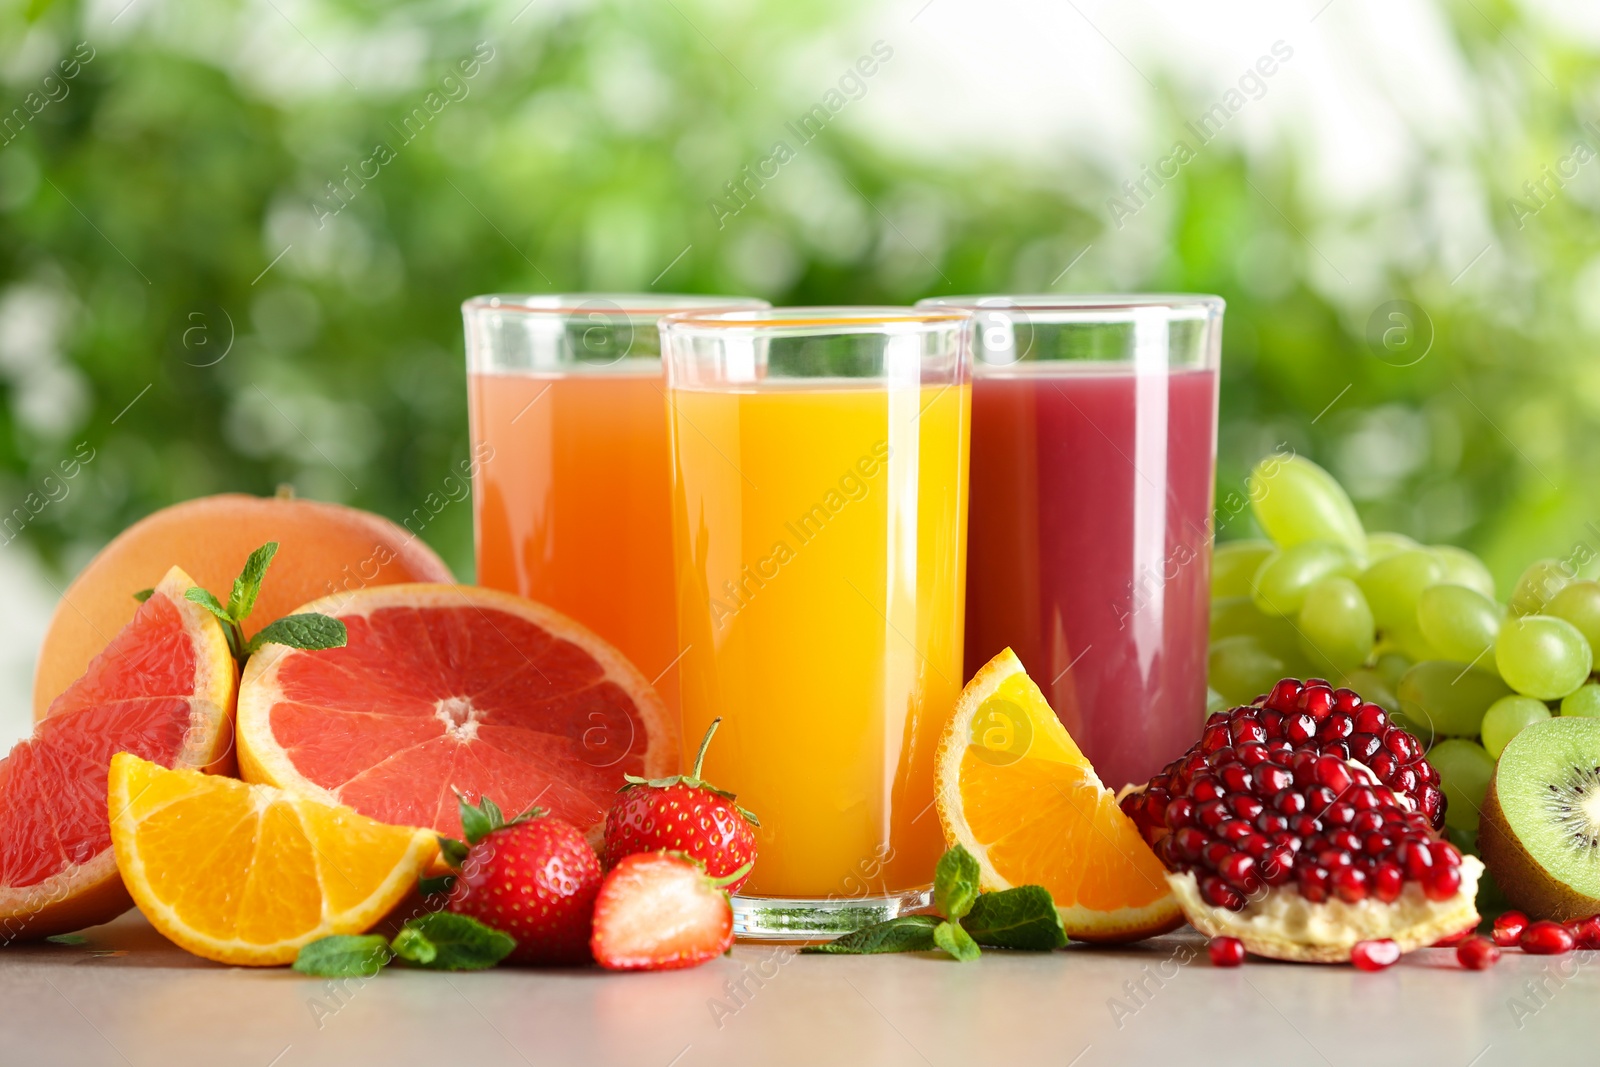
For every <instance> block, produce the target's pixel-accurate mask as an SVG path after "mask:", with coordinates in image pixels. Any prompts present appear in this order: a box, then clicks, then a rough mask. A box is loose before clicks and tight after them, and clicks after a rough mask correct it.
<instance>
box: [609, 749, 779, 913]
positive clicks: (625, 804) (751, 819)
mask: <svg viewBox="0 0 1600 1067" xmlns="http://www.w3.org/2000/svg"><path fill="white" fill-rule="evenodd" d="M721 722H722V720H721V719H712V720H711V726H710V727H709V728H708V729H707V730H706V736H705V737H704V739H702V740H701V742H700V752H699V754H698V755H696V756H695V758H694V773H692V774H687V775H674V776H673V777H671V778H648V779H647V778H636V777H634V776H633V775H631V774H630V775H627V784H626V785H624V786H623V787H622V788H621V789H620V790H619V792H620V793H621V794H622V799H621V800H619V801H617V802H616V804H615V805H613V806H612V808H611V810H610V811H609V812H607V813H606V830H605V845H604V851H605V859H606V866H607V867H608V868H610V867H615V866H616V865H617V864H618V863H620V862H621V861H622V859H623V857H625V856H629V855H632V854H633V853H635V852H654V851H657V850H660V849H672V850H675V851H678V852H684V853H687V854H688V855H690V856H693V857H694V858H695V859H697V860H699V861H700V862H701V863H703V864H705V868H706V871H707V873H709V874H710V875H711V876H712V877H713V878H723V877H726V876H727V875H729V874H732V873H733V872H734V871H736V870H738V869H739V868H741V867H749V866H750V865H751V864H753V863H754V862H755V859H756V835H755V834H754V833H753V832H752V831H751V829H750V828H751V827H752V826H760V825H761V824H760V823H759V822H757V821H756V817H755V816H754V815H752V814H751V813H750V812H748V811H746V810H745V809H744V808H741V807H739V805H737V804H735V803H734V800H735V797H734V795H733V794H732V793H730V792H728V791H727V790H725V789H718V788H717V787H716V786H714V785H711V784H710V783H709V782H706V781H704V780H703V779H702V778H701V777H700V767H701V765H702V764H704V763H705V759H706V749H707V748H708V747H710V745H711V735H712V734H714V733H716V732H717V726H718V725H719V724H720V723H721ZM748 877H749V875H748V873H747V874H746V875H745V876H744V877H741V878H739V879H738V880H737V881H735V882H732V883H730V884H729V886H728V891H729V892H731V893H737V892H738V891H739V887H740V886H742V885H744V882H745V878H748Z"/></svg>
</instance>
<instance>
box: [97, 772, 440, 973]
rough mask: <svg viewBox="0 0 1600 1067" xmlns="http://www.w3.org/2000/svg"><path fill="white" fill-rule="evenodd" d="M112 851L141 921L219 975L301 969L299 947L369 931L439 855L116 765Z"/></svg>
mask: <svg viewBox="0 0 1600 1067" xmlns="http://www.w3.org/2000/svg"><path fill="white" fill-rule="evenodd" d="M109 790H110V791H109V798H110V807H111V840H112V843H113V845H114V847H115V850H116V858H117V866H118V868H120V869H121V871H122V877H123V881H124V882H126V883H127V886H128V890H129V891H130V892H131V893H132V894H133V899H134V900H136V901H138V903H139V910H140V911H142V912H144V915H145V918H147V919H149V920H150V924H151V925H152V926H154V927H155V928H156V929H157V930H160V931H161V932H162V933H163V934H165V935H166V936H167V937H168V938H169V939H170V940H172V941H174V942H176V943H177V944H178V945H180V946H182V947H183V948H186V949H188V950H189V951H190V952H193V953H194V954H195V955H197V956H204V957H205V958H206V959H208V960H216V961H217V962H218V963H235V964H244V965H246V966H250V967H270V966H273V965H275V964H284V963H293V962H294V958H295V955H296V954H297V953H298V952H299V951H300V947H301V946H302V945H305V944H306V943H307V942H310V941H315V940H316V939H317V938H319V937H326V936H327V935H329V934H359V933H363V932H365V931H366V930H367V929H369V928H370V927H372V926H373V925H374V924H375V923H377V921H378V920H379V919H381V918H383V916H384V915H385V914H386V913H387V912H388V911H389V909H390V908H392V907H394V906H395V904H396V903H398V902H399V901H400V900H401V898H403V897H404V896H405V895H406V893H407V892H409V891H410V890H411V889H412V888H413V887H414V886H415V885H416V884H417V876H418V875H419V874H421V873H422V872H423V871H424V870H425V869H426V868H427V866H428V864H429V863H430V862H431V861H432V860H433V857H434V856H435V855H436V854H437V853H438V851H439V845H438V838H437V837H436V836H435V835H434V834H433V833H432V831H429V830H420V829H417V828H415V827H411V826H385V825H383V824H382V823H378V822H374V821H373V820H371V819H368V818H365V817H363V816H360V815H357V814H356V813H355V812H353V811H351V810H350V809H349V808H341V807H330V806H329V805H327V804H320V803H318V802H316V801H314V800H302V799H300V798H297V797H293V796H290V795H289V794H287V793H284V792H283V791H282V790H278V789H273V788H272V787H270V786H265V785H246V784H245V783H243V782H236V781H234V780H233V779H231V778H219V777H215V776H213V775H205V774H197V773H195V772H194V771H185V770H166V769H164V768H162V767H159V766H157V765H156V764H154V763H151V762H149V761H148V760H142V759H139V758H138V757H136V756H132V755H129V754H128V753H126V752H122V753H118V754H117V755H116V756H114V757H112V760H111V779H110V786H109Z"/></svg>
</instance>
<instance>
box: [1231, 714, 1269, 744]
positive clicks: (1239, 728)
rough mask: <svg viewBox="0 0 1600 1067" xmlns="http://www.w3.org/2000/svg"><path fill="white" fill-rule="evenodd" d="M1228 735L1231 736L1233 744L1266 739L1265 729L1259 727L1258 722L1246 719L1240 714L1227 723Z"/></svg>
mask: <svg viewBox="0 0 1600 1067" xmlns="http://www.w3.org/2000/svg"><path fill="white" fill-rule="evenodd" d="M1228 735H1229V736H1230V737H1232V738H1233V743H1234V745H1235V746H1238V745H1240V744H1242V743H1244V742H1246V741H1265V740H1266V739H1267V731H1266V730H1264V729H1262V728H1261V724H1260V723H1259V722H1256V720H1255V719H1247V718H1245V717H1244V716H1242V715H1241V716H1239V718H1237V719H1234V720H1233V722H1232V723H1230V724H1229V725H1228Z"/></svg>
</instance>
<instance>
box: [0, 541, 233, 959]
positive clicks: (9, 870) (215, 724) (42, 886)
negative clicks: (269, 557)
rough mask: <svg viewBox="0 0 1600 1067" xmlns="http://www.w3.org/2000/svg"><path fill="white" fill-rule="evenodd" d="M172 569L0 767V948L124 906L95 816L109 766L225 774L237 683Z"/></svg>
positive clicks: (105, 834)
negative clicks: (137, 762)
mask: <svg viewBox="0 0 1600 1067" xmlns="http://www.w3.org/2000/svg"><path fill="white" fill-rule="evenodd" d="M193 584H194V581H193V580H192V579H191V578H190V577H189V576H188V575H187V574H185V573H184V572H183V571H181V570H179V569H178V568H177V567H173V568H172V569H171V570H169V571H168V572H167V574H166V577H165V578H163V579H162V580H161V584H160V585H158V586H157V587H156V590H155V592H154V593H153V594H152V595H151V596H150V599H149V600H146V601H145V602H144V604H143V605H142V606H141V607H140V608H139V609H138V611H137V612H136V613H135V614H134V616H133V620H132V621H131V622H129V623H128V624H127V625H126V626H124V627H123V628H122V630H121V632H119V633H118V634H117V635H116V637H114V638H112V640H111V642H110V644H108V645H107V646H106V648H105V650H104V651H102V652H101V653H100V654H99V655H98V656H96V657H95V658H94V659H93V660H92V661H91V662H90V663H89V669H88V672H87V673H85V674H84V675H83V677H81V678H79V679H78V680H77V681H76V682H74V683H72V684H71V685H70V686H68V687H67V689H66V690H65V691H64V692H63V693H62V694H61V695H60V696H58V697H57V698H56V699H55V700H54V701H53V702H52V703H51V704H50V708H49V712H48V714H47V716H46V717H45V718H44V719H42V720H41V721H40V722H39V723H38V724H36V725H35V727H34V731H33V736H32V737H30V738H28V739H27V740H25V741H21V742H19V743H18V744H17V746H16V747H15V748H13V749H12V750H11V754H10V755H9V756H7V757H6V758H5V759H3V760H0V942H4V941H12V940H34V939H37V938H41V937H48V936H50V935H51V934H58V933H62V932H64V931H67V930H77V929H81V928H82V927H85V926H94V925H96V924H98V923H103V922H108V921H110V920H111V919H114V918H116V917H117V916H118V915H120V914H121V913H122V912H124V911H126V910H128V908H130V907H132V906H133V901H132V899H131V898H130V897H129V896H128V892H127V890H126V889H125V888H123V885H122V879H121V878H120V877H119V876H118V874H117V867H116V859H115V857H114V856H113V855H112V851H111V826H110V822H109V820H108V818H107V808H106V779H107V776H108V774H109V772H110V768H111V757H112V756H113V755H115V754H116V753H118V752H132V753H135V754H137V755H139V756H141V757H143V758H144V759H147V760H150V761H152V762H155V763H159V764H160V765H162V766H163V767H185V768H204V769H208V770H225V769H228V768H229V767H231V766H232V750H231V742H232V739H233V732H232V730H231V729H230V725H231V722H230V720H231V716H232V714H233V705H234V699H235V696H236V694H237V692H238V689H237V686H238V673H237V671H236V669H235V667H234V662H233V656H232V655H231V654H230V653H229V651H228V641H227V637H226V636H225V635H224V634H223V632H222V627H221V625H220V624H219V623H218V622H217V620H216V619H215V618H214V617H213V616H212V615H211V614H210V613H209V612H207V611H206V610H205V609H204V608H202V607H200V606H199V605H198V604H192V603H190V602H189V601H187V600H185V599H184V597H183V594H184V591H185V590H187V589H188V588H189V587H190V586H192V585H193Z"/></svg>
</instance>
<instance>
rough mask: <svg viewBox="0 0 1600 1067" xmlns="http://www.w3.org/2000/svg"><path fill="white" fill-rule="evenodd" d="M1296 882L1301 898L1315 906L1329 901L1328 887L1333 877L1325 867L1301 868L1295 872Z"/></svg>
mask: <svg viewBox="0 0 1600 1067" xmlns="http://www.w3.org/2000/svg"><path fill="white" fill-rule="evenodd" d="M1295 880H1296V882H1297V883H1298V884H1299V887H1300V895H1301V896H1303V897H1305V898H1306V899H1307V900H1309V901H1311V903H1313V904H1321V903H1322V902H1323V901H1324V900H1327V899H1328V886H1329V885H1330V884H1331V883H1332V881H1333V876H1332V875H1330V874H1329V873H1328V871H1327V869H1326V868H1323V867H1299V868H1297V869H1296V870H1295Z"/></svg>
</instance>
